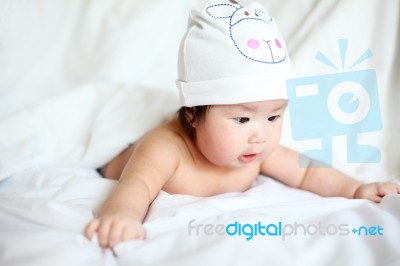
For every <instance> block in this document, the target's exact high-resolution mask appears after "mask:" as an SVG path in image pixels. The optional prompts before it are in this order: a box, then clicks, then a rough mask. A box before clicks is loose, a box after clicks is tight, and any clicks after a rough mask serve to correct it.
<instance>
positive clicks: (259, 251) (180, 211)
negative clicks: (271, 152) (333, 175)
mask: <svg viewBox="0 0 400 266" xmlns="http://www.w3.org/2000/svg"><path fill="white" fill-rule="evenodd" d="M245 2H248V1H245ZM260 2H262V3H263V4H264V5H265V6H266V7H267V9H268V10H269V11H270V12H271V14H273V15H274V17H275V18H276V20H277V22H278V25H279V27H280V30H281V32H282V35H283V37H284V38H285V40H286V42H287V44H288V48H289V53H290V55H291V59H292V61H293V65H294V69H295V71H296V72H297V73H299V75H305V76H315V75H322V74H335V73H337V74H340V73H342V72H346V71H349V70H348V69H346V67H345V68H344V69H343V70H340V71H336V70H334V69H331V68H329V67H328V66H326V65H324V64H322V63H321V62H318V61H317V60H315V59H314V57H315V55H316V54H317V52H318V51H320V52H321V53H323V54H325V55H326V56H327V57H328V58H329V59H330V60H332V61H333V62H334V63H335V64H336V65H339V66H340V65H341V60H340V54H339V49H338V39H347V40H348V47H347V48H348V49H347V59H348V60H349V62H354V61H355V60H356V59H357V58H358V57H359V55H360V54H361V53H362V52H364V51H365V50H367V49H371V51H372V53H373V56H372V57H371V58H369V59H368V60H366V61H365V62H363V63H361V64H359V65H358V66H357V67H355V69H356V70H363V69H373V70H375V71H376V76H377V84H378V85H377V86H378V89H379V97H380V107H381V113H382V124H383V126H382V130H381V131H378V132H372V133H369V134H363V135H362V136H360V138H361V139H362V141H364V142H368V144H370V145H373V146H375V147H377V148H379V150H380V151H381V155H382V160H381V161H380V162H379V163H373V164H370V163H367V164H351V163H348V162H346V160H345V156H344V154H345V152H346V150H345V146H346V145H345V139H343V138H340V137H335V138H334V139H333V141H334V165H335V166H336V167H338V168H339V169H341V170H343V171H345V172H346V173H349V174H351V175H353V176H354V177H355V178H358V179H359V180H362V181H387V180H397V181H399V176H400V153H399V152H398V146H399V145H400V135H399V134H398V132H399V131H400V123H399V119H398V117H397V115H396V114H398V113H399V111H400V109H399V108H400V105H398V101H399V100H400V97H399V93H398V91H399V90H398V84H400V80H399V76H398V75H397V73H398V69H399V67H400V65H399V64H400V63H399V62H400V60H399V47H398V41H397V38H398V32H399V26H398V23H397V22H398V21H399V13H398V10H399V8H400V2H399V1H391V0H386V1H378V0H371V1H362V0H349V1H342V2H337V1H333V0H332V1H331V0H327V1H318V0H304V1H297V0H288V1H281V0H270V1H260ZM203 3H204V1H197V0H190V1H180V0H172V1H124V0H117V1H107V0H84V1H82V0H76V1H75V0H72V1H69V0H61V1H52V0H35V1H24V2H21V1H8V0H1V1H0V265H7V266H9V265H10V266H14V265H38V266H47V265H49V266H50V265H52V266H53V265H68V266H70V265H85V266H91V265H93V266H94V265H96V266H97V265H107V266H108V265H205V264H209V265H399V264H400V253H399V252H398V250H399V247H400V208H399V204H400V196H388V197H385V198H384V199H383V202H382V203H380V204H375V203H371V202H369V201H366V200H347V199H343V198H321V197H319V196H317V195H314V194H311V193H308V192H305V191H300V190H296V189H292V188H288V187H286V186H284V185H282V184H280V183H278V182H276V181H274V180H273V179H270V178H268V177H264V176H259V177H258V178H257V180H256V181H255V182H254V184H253V187H252V188H251V189H250V190H248V191H246V192H243V193H226V194H222V195H218V196H214V197H209V198H198V197H192V196H189V195H170V194H168V193H165V192H163V191H161V192H160V194H159V195H158V197H157V198H156V200H155V201H154V202H153V204H152V206H151V209H150V211H149V214H148V216H147V217H146V220H145V223H144V226H145V229H146V233H147V238H146V240H144V241H129V242H125V243H121V244H119V245H118V246H116V247H115V248H114V250H113V251H111V250H109V249H108V250H105V251H102V250H101V249H100V248H99V246H98V243H97V239H96V238H95V239H93V240H92V241H89V240H87V239H86V238H85V237H84V236H83V234H82V232H83V229H84V227H85V226H86V225H87V223H88V222H89V221H90V220H91V219H92V218H93V216H94V215H95V213H96V211H97V210H98V208H99V207H100V206H101V204H102V202H103V200H104V199H105V198H106V197H107V195H108V194H109V192H110V191H111V189H112V188H113V186H114V185H115V182H114V181H110V180H106V179H103V178H101V177H100V176H99V175H98V174H97V172H95V171H94V169H95V168H97V167H100V166H102V165H104V164H105V163H106V162H107V161H108V160H110V159H111V158H112V157H113V156H115V155H116V154H118V153H119V152H120V151H121V150H122V149H124V148H125V147H126V146H127V145H128V144H129V143H131V142H132V141H134V140H136V139H137V138H138V137H140V136H141V135H142V134H144V133H145V132H146V131H148V130H149V129H151V128H153V127H155V126H156V125H158V124H159V123H160V122H161V121H163V120H164V119H166V118H168V117H169V116H170V115H171V114H173V113H174V112H175V111H176V110H177V108H178V97H177V93H176V91H175V90H176V89H175V87H174V81H175V78H176V54H177V50H178V45H179V40H180V37H181V36H182V34H183V32H184V30H185V27H186V21H187V14H188V10H189V8H190V7H201V6H202V5H203ZM348 64H351V63H348ZM348 64H347V63H346V66H347V67H348V66H349V65H348ZM355 69H353V70H355ZM290 125H291V124H290V120H289V115H287V116H286V118H285V125H284V134H283V137H282V142H283V143H284V144H286V145H288V146H290V147H292V148H294V149H297V150H299V151H304V150H307V149H308V148H309V146H310V145H315V143H317V142H318V140H309V141H294V140H293V137H292V134H291V126H290ZM355 130H357V129H355ZM317 144H318V143H317ZM245 224H249V225H246V226H245ZM254 224H256V225H257V227H258V229H257V230H256V231H257V235H254V236H253V237H252V238H251V239H249V240H246V238H249V237H250V235H249V232H250V230H251V229H252V228H255V226H254ZM239 225H240V226H241V229H243V230H244V231H241V230H239ZM250 225H251V226H250ZM243 226H245V227H243ZM260 226H261V228H260ZM262 226H265V227H262ZM267 227H268V233H269V234H266V232H267V231H266V230H267V229H266V228H267ZM221 228H222V229H221ZM275 229H276V230H277V231H274V230H275ZM353 229H355V230H354V232H353ZM224 230H227V231H224ZM235 230H236V232H235ZM238 230H239V231H240V232H241V235H240V236H239V235H238V232H239V231H238ZM263 230H264V231H263ZM291 230H292V231H291ZM262 232H264V233H265V234H266V235H262ZM229 233H230V234H232V235H229ZM235 233H236V235H234V234H235ZM279 233H280V234H279ZM295 233H296V235H295ZM274 234H276V235H274Z"/></svg>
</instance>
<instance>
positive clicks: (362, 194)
mask: <svg viewBox="0 0 400 266" xmlns="http://www.w3.org/2000/svg"><path fill="white" fill-rule="evenodd" d="M299 156H300V155H299V154H298V153H297V152H295V151H293V150H290V149H288V148H285V147H282V146H279V147H278V148H277V149H276V150H275V151H274V152H273V153H272V154H271V155H270V156H269V157H268V158H267V159H266V160H265V162H264V163H263V164H262V169H261V171H262V172H263V173H264V174H266V175H268V176H271V177H274V178H276V179H277V180H279V181H281V182H283V183H285V184H287V185H289V186H292V187H297V188H300V189H304V190H308V191H311V192H314V193H317V194H319V195H321V196H325V197H335V196H339V197H346V198H365V199H369V200H372V201H374V202H380V200H381V199H382V197H384V196H385V195H388V194H398V193H400V185H399V184H395V183H371V184H363V183H361V182H360V181H358V180H356V179H353V178H351V177H350V176H348V175H346V174H344V173H342V172H340V171H338V170H337V169H335V168H312V164H313V161H312V160H309V167H307V168H301V167H299Z"/></svg>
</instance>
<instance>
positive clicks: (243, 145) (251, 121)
mask: <svg viewBox="0 0 400 266" xmlns="http://www.w3.org/2000/svg"><path fill="white" fill-rule="evenodd" d="M286 105H287V101H286V100H273V101H263V102H255V103H246V104H235V105H216V106H212V107H211V108H210V109H209V111H208V112H207V114H206V117H205V119H203V120H201V121H200V122H198V123H196V124H195V125H194V126H195V128H196V136H197V139H196V141H197V147H198V149H199V150H200V152H201V153H202V154H203V155H204V156H205V157H206V158H207V159H208V160H209V161H210V162H211V163H213V164H215V165H219V166H228V167H243V166H247V165H249V164H251V163H253V162H257V161H260V160H263V159H264V158H265V157H266V156H268V155H269V154H271V152H272V151H273V150H274V149H275V148H276V147H277V146H278V144H279V140H280V136H281V131H282V118H283V113H284V111H285V109H286Z"/></svg>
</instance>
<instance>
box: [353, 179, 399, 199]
mask: <svg viewBox="0 0 400 266" xmlns="http://www.w3.org/2000/svg"><path fill="white" fill-rule="evenodd" d="M390 194H400V184H396V183H381V182H376V183H369V184H363V185H361V186H359V187H358V188H357V190H356V192H355V193H354V198H355V199H369V200H371V201H374V202H377V203H379V202H381V200H382V198H383V197H384V196H386V195H390Z"/></svg>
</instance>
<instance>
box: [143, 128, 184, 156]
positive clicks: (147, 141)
mask: <svg viewBox="0 0 400 266" xmlns="http://www.w3.org/2000/svg"><path fill="white" fill-rule="evenodd" d="M184 138H185V137H184V135H183V134H182V132H181V131H180V129H179V128H177V126H176V125H174V124H173V123H166V124H163V125H161V126H159V127H157V128H155V129H153V130H151V131H149V132H148V133H147V134H145V135H144V136H143V137H142V138H141V139H140V140H139V141H138V143H137V144H138V147H139V146H142V147H144V148H146V149H151V150H154V149H155V150H158V151H161V150H164V149H165V150H167V151H168V152H169V153H172V152H174V151H177V152H179V151H180V150H181V149H182V147H184V146H186V145H185V140H184Z"/></svg>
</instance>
